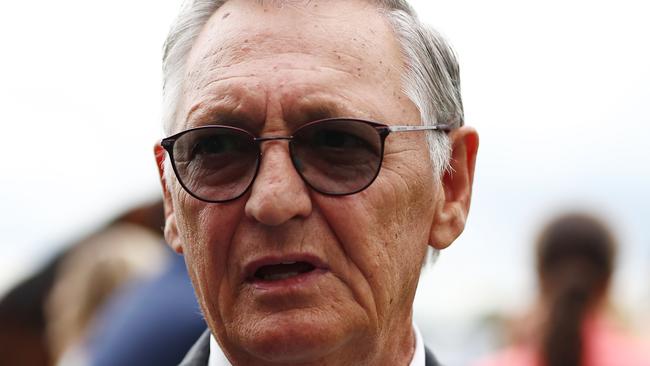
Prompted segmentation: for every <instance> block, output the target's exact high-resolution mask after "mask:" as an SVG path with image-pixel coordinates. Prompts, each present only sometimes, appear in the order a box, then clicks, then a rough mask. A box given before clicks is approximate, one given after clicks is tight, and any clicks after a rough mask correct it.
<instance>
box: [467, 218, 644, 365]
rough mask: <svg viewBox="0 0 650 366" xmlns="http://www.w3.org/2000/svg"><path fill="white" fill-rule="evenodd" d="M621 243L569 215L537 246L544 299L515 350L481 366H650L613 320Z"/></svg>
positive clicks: (521, 328) (517, 336)
mask: <svg viewBox="0 0 650 366" xmlns="http://www.w3.org/2000/svg"><path fill="white" fill-rule="evenodd" d="M616 247H617V245H616V241H615V239H614V237H613V236H612V234H611V232H610V230H609V229H608V228H607V227H606V225H605V224H604V223H603V222H601V221H600V220H598V219H596V218H594V217H592V216H590V215H587V214H582V213H569V214H565V215H562V216H560V217H558V218H556V219H555V220H553V221H551V222H550V223H549V224H548V225H547V226H546V227H545V228H544V230H543V231H542V232H541V235H540V236H539V239H538V242H537V248H536V249H537V251H536V257H537V263H536V266H537V275H538V280H539V288H540V294H539V299H538V301H537V303H536V304H535V306H534V308H533V310H532V311H531V313H530V314H529V315H528V316H527V317H525V318H524V319H523V321H521V322H519V324H516V325H515V327H516V328H515V329H514V332H513V335H514V336H513V338H514V339H513V345H512V346H511V347H509V348H506V349H505V350H503V351H500V352H498V353H496V354H494V355H491V356H488V357H486V358H485V359H483V360H481V361H479V362H477V363H476V366H649V365H650V353H648V352H647V351H644V349H643V348H642V347H641V345H640V343H639V342H638V340H636V339H633V338H632V337H630V336H629V335H628V334H626V332H625V331H624V330H622V329H621V327H620V326H618V325H617V324H616V322H615V321H614V320H613V319H612V317H611V316H609V314H608V311H607V303H608V291H609V287H610V283H611V277H612V273H613V271H614V264H615V259H616V250H617V249H616Z"/></svg>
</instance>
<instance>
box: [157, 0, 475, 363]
mask: <svg viewBox="0 0 650 366" xmlns="http://www.w3.org/2000/svg"><path fill="white" fill-rule="evenodd" d="M164 77H165V84H164V100H165V103H166V104H165V105H166V107H167V110H166V114H165V116H164V118H165V121H164V123H165V129H166V133H167V134H168V136H169V137H167V138H165V139H163V140H162V141H161V143H160V145H158V146H156V148H155V152H156V158H157V162H158V166H159V167H160V178H161V181H162V186H163V191H164V192H163V193H164V199H165V215H166V224H165V237H166V239H167V241H168V242H169V244H170V245H171V246H172V247H173V248H174V249H175V250H176V251H177V252H179V253H182V254H183V255H184V256H185V260H186V263H187V267H188V270H189V274H190V277H191V279H192V283H193V285H194V289H195V292H196V295H197V297H198V299H199V303H200V306H201V310H202V311H203V314H204V316H205V319H206V321H207V323H208V325H209V332H206V334H205V335H204V336H203V337H202V339H200V340H199V342H198V343H197V344H196V345H195V346H194V348H193V349H192V350H191V351H190V353H189V354H188V356H187V358H186V360H185V361H184V363H183V365H229V364H232V365H417V366H422V365H435V364H437V363H436V361H435V359H434V358H433V356H432V355H431V353H430V352H429V351H428V350H426V349H425V347H424V344H423V341H422V338H421V336H420V334H419V332H418V330H417V327H416V326H415V325H414V324H413V322H412V304H413V298H414V295H415V291H416V288H417V284H418V279H419V275H420V269H421V267H422V265H423V264H424V262H425V260H426V257H427V255H426V254H427V248H433V249H434V250H440V249H443V248H445V247H447V246H448V245H449V244H451V242H452V241H453V240H454V239H455V238H456V237H457V236H458V235H459V234H460V233H461V231H462V230H463V228H464V225H465V219H466V216H467V213H468V210H469V205H470V197H471V185H472V179H473V171H474V162H475V158H476V151H477V147H478V136H477V133H476V132H475V131H474V130H473V129H472V128H469V127H466V126H465V127H464V126H463V112H462V103H461V99H460V91H459V77H458V67H457V64H456V61H455V58H454V55H453V53H452V52H451V50H450V49H449V47H448V46H447V45H446V43H445V42H444V41H443V40H442V39H441V38H440V37H439V36H438V35H437V34H436V33H434V32H433V31H431V30H429V29H427V28H426V27H424V26H423V25H422V24H421V23H420V22H419V21H418V19H417V18H416V15H415V14H414V12H413V10H412V9H411V8H410V7H409V5H408V4H407V3H406V1H400V0H383V1H381V0H377V1H371V0H345V1H343V0H330V1H325V0H312V1H297V0H293V1H290V0H285V1H281V0H276V1H270V0H269V1H253V0H229V1H228V0H213V1H210V0H194V1H189V2H188V3H186V5H185V6H184V7H183V9H182V13H181V15H180V17H179V19H178V21H177V23H176V24H175V26H174V27H173V28H172V31H171V33H170V36H169V38H168V40H167V43H166V49H165V56H164Z"/></svg>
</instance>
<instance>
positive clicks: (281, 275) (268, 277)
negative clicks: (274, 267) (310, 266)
mask: <svg viewBox="0 0 650 366" xmlns="http://www.w3.org/2000/svg"><path fill="white" fill-rule="evenodd" d="M299 274H300V273H298V272H286V273H276V274H270V275H266V276H264V280H265V281H277V280H284V279H285V278H289V277H293V276H297V275H299Z"/></svg>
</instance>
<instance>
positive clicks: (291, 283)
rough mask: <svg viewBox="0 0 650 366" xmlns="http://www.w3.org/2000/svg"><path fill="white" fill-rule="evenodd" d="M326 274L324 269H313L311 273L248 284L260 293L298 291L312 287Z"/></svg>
mask: <svg viewBox="0 0 650 366" xmlns="http://www.w3.org/2000/svg"><path fill="white" fill-rule="evenodd" d="M326 273H328V271H327V270H325V269H314V270H312V271H309V272H306V273H301V274H299V275H296V276H293V277H288V278H283V279H280V280H275V281H263V280H258V279H253V280H252V281H250V282H249V283H250V284H251V285H253V288H254V289H256V290H262V291H283V290H284V291H287V290H289V291H291V290H300V289H303V288H306V287H309V286H311V285H313V284H314V283H315V282H316V281H317V280H318V279H320V278H321V277H323V276H324V275H325V274H326Z"/></svg>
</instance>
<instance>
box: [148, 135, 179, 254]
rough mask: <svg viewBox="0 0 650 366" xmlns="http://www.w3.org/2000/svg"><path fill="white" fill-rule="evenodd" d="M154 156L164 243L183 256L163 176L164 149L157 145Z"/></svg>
mask: <svg viewBox="0 0 650 366" xmlns="http://www.w3.org/2000/svg"><path fill="white" fill-rule="evenodd" d="M153 150H154V155H155V156H156V165H157V166H158V175H159V176H160V184H161V185H162V191H163V204H164V206H165V228H164V233H165V241H167V243H168V244H169V246H171V247H172V249H174V251H175V252H176V253H179V254H183V245H182V244H181V240H180V236H179V235H178V226H177V224H176V216H175V214H174V203H173V201H172V196H171V193H170V192H169V186H168V182H167V177H166V175H165V148H163V147H162V146H161V145H160V143H157V144H156V145H155V146H154V148H153Z"/></svg>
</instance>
